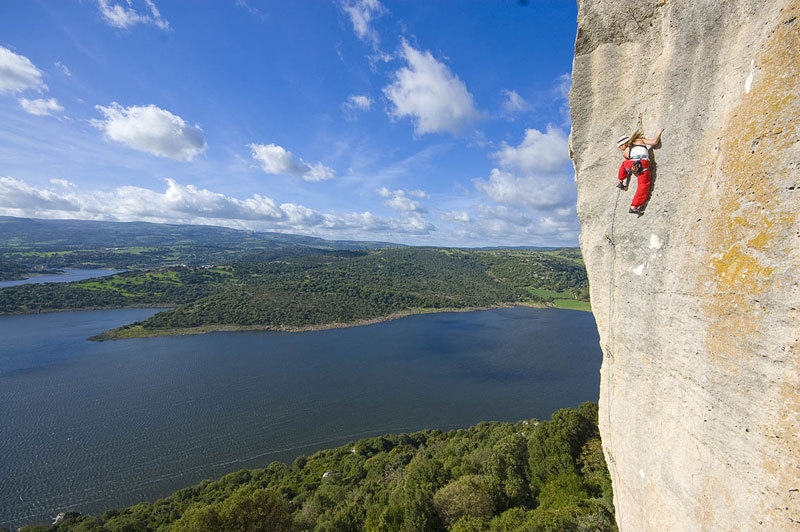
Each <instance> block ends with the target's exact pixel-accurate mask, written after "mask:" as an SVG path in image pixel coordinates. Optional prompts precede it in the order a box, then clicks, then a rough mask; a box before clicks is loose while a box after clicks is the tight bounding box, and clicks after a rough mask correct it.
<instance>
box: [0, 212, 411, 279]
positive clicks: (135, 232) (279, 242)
mask: <svg viewBox="0 0 800 532" xmlns="http://www.w3.org/2000/svg"><path fill="white" fill-rule="evenodd" d="M387 247H398V245H397V244H390V243H386V242H357V241H334V240H323V239H321V238H314V237H308V236H299V235H290V234H283V233H258V232H253V231H241V230H236V229H226V228H224V227H213V226H200V225H168V224H153V223H145V222H125V223H123V222H97V221H87V220H39V219H30V218H13V217H8V216H0V258H2V261H0V280H9V279H21V278H24V277H27V276H28V275H30V274H31V273H35V272H41V271H53V270H57V269H59V268H100V267H106V268H115V269H138V268H152V267H157V266H174V265H178V264H186V265H201V264H220V263H230V262H231V260H233V259H235V258H238V257H241V256H242V255H243V254H247V253H253V252H258V251H270V250H279V249H283V250H285V249H307V248H314V249H326V250H364V249H376V248H387Z"/></svg>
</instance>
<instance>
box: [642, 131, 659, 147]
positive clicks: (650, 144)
mask: <svg viewBox="0 0 800 532" xmlns="http://www.w3.org/2000/svg"><path fill="white" fill-rule="evenodd" d="M663 132H664V128H663V127H662V128H661V129H659V130H658V133H656V136H655V137H653V138H651V139H642V142H644V143H645V144H647V146H648V147H653V146H656V145H658V143H659V142H661V134H662V133H663Z"/></svg>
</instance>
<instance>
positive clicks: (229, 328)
mask: <svg viewBox="0 0 800 532" xmlns="http://www.w3.org/2000/svg"><path fill="white" fill-rule="evenodd" d="M581 303H584V302H581ZM586 303H588V302H586ZM513 307H529V308H552V309H561V310H577V311H581V312H591V308H588V309H581V308H565V307H559V306H558V305H556V304H547V303H534V302H516V303H505V304H496V305H486V306H480V307H458V308H436V309H411V310H407V311H399V312H393V313H392V314H389V315H386V316H378V317H375V318H365V319H360V320H356V321H352V322H345V323H341V322H336V323H322V324H316V325H302V326H293V325H202V326H199V327H185V328H174V329H151V330H146V329H144V328H143V327H141V326H123V327H120V328H117V329H112V330H110V331H105V332H103V333H100V334H97V335H95V336H92V337H90V338H89V340H91V341H95V342H105V341H111V340H128V339H134V338H160V337H167V336H189V335H197V334H208V333H214V332H288V333H301V332H312V331H327V330H332V329H346V328H350V327H362V326H365V325H375V324H378V323H385V322H389V321H393V320H396V319H400V318H405V317H408V316H415V315H421V314H437V313H450V312H477V311H481V310H493V309H500V308H513ZM109 310H110V309H109ZM126 333H127V334H126Z"/></svg>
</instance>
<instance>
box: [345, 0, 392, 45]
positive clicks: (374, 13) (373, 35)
mask: <svg viewBox="0 0 800 532" xmlns="http://www.w3.org/2000/svg"><path fill="white" fill-rule="evenodd" d="M340 5H341V6H342V9H343V10H344V12H345V13H347V15H348V16H349V17H350V22H351V23H352V24H353V30H354V31H355V32H356V35H357V36H358V38H359V39H360V40H362V41H364V42H366V43H369V44H371V45H372V46H373V47H375V48H377V46H378V43H379V42H380V36H379V35H378V32H377V31H376V30H375V28H373V27H372V21H373V20H374V19H375V18H377V17H379V16H381V15H383V14H385V13H387V12H388V10H387V9H386V8H385V7H384V6H383V4H381V3H380V2H379V1H378V0H342V2H341V4H340Z"/></svg>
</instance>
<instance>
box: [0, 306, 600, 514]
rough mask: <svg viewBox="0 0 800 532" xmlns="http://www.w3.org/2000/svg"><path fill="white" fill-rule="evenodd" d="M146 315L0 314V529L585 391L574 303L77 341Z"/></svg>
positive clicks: (545, 410) (545, 411)
mask: <svg viewBox="0 0 800 532" xmlns="http://www.w3.org/2000/svg"><path fill="white" fill-rule="evenodd" d="M154 312H155V311H154V310H152V309H128V310H114V311H86V312H62V313H52V314H41V315H35V316H6V317H2V318H0V338H2V339H3V340H2V342H1V343H2V345H0V479H2V482H0V527H2V526H5V527H9V528H13V527H16V526H19V525H21V524H23V523H30V522H49V519H51V518H52V517H54V516H55V515H56V514H57V513H58V512H60V511H65V510H76V511H79V512H82V513H101V512H102V511H103V510H104V509H108V508H113V507H121V506H127V505H131V504H135V503H137V502H141V501H145V500H148V501H149V500H154V499H155V498H157V497H159V496H164V495H167V494H169V493H171V492H173V491H175V490H176V489H179V488H182V487H186V486H189V485H191V484H194V483H197V482H199V481H200V480H202V479H206V478H208V479H211V478H217V477H219V476H221V475H223V474H225V473H227V472H230V471H235V470H238V469H241V468H258V467H264V466H266V465H267V464H268V463H269V462H271V461H274V460H281V461H285V462H291V461H292V460H293V459H294V458H296V457H297V456H299V455H301V454H310V453H312V452H314V451H315V450H318V449H321V448H325V447H333V446H338V445H343V444H346V443H348V442H350V441H354V440H357V439H361V438H366V437H371V436H376V435H381V434H385V433H398V432H409V431H415V430H421V429H427V428H439V429H443V430H447V429H452V428H460V427H467V426H470V425H473V424H475V423H477V422H479V421H483V420H499V421H517V420H520V419H530V418H534V417H535V418H539V419H546V418H549V417H550V415H551V414H552V412H553V411H554V410H556V409H559V408H564V407H574V406H577V405H578V404H580V403H581V402H583V401H597V398H598V395H599V386H600V384H599V383H600V363H601V361H602V360H601V359H602V353H601V351H600V348H599V341H598V335H597V330H596V327H595V322H594V318H593V316H592V314H591V313H588V312H580V311H569V310H556V309H532V308H526V307H516V308H508V309H496V310H487V311H479V312H464V313H440V314H426V315H417V316H409V317H406V318H402V319H398V320H394V321H390V322H385V323H379V324H375V325H368V326H363V327H353V328H346V329H333V330H326V331H311V332H304V333H279V332H262V333H253V332H239V333H213V334H207V335H201V336H182V337H165V338H144V339H136V340H123V341H115V342H102V343H98V342H89V341H87V340H86V338H88V337H89V336H91V335H94V334H97V333H99V332H102V331H104V330H108V329H110V328H113V327H117V326H120V325H123V324H125V323H130V322H133V321H136V320H141V319H144V318H145V317H147V316H150V315H152V314H153V313H154Z"/></svg>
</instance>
